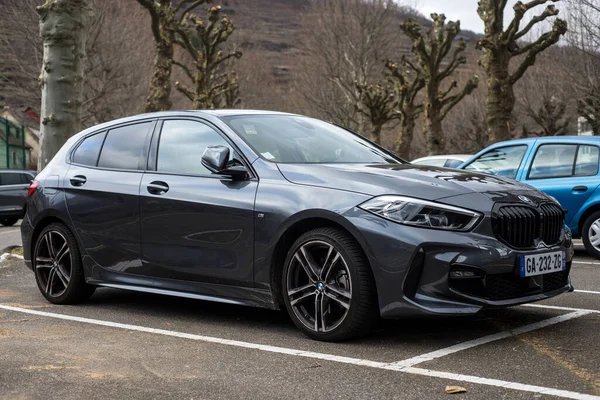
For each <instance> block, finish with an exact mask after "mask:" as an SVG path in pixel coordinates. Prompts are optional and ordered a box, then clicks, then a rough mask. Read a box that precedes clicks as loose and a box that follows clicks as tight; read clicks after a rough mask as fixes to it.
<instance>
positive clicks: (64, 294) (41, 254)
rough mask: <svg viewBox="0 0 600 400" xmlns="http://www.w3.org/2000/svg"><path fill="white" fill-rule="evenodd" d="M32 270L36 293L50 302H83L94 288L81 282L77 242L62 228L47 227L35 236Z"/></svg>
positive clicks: (57, 226) (81, 272) (55, 224)
mask: <svg viewBox="0 0 600 400" xmlns="http://www.w3.org/2000/svg"><path fill="white" fill-rule="evenodd" d="M32 258H33V260H32V261H33V263H32V264H33V269H34V272H35V280H36V282H37V285H38V288H39V289H40V292H41V293H42V294H43V295H44V297H45V298H46V299H47V300H48V301H49V302H51V303H54V304H75V303H80V302H82V301H85V300H87V299H89V298H90V296H91V295H92V294H93V293H94V290H95V287H94V286H91V285H88V284H87V283H86V282H85V278H84V275H83V268H82V262H81V256H80V254H79V248H78V247H77V241H76V240H75V237H74V236H73V234H72V233H71V231H70V230H69V229H68V228H67V227H66V226H64V225H62V224H59V223H54V224H50V225H48V226H47V227H46V228H44V230H42V232H41V233H40V234H39V235H38V237H37V240H36V243H35V247H34V252H33V257H32Z"/></svg>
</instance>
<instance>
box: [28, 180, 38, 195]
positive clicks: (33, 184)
mask: <svg viewBox="0 0 600 400" xmlns="http://www.w3.org/2000/svg"><path fill="white" fill-rule="evenodd" d="M38 186H40V183H39V182H38V181H31V185H29V190H28V191H27V197H30V196H31V195H32V194H33V192H35V189H37V188H38Z"/></svg>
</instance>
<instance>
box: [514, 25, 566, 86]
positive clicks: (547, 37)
mask: <svg viewBox="0 0 600 400" xmlns="http://www.w3.org/2000/svg"><path fill="white" fill-rule="evenodd" d="M566 32H567V23H566V21H563V20H562V19H557V20H556V21H554V26H553V27H552V31H550V32H547V33H545V34H543V35H542V36H540V37H539V39H538V40H536V41H535V42H534V43H533V44H532V45H529V46H527V47H529V48H530V49H529V52H528V53H527V56H526V57H525V59H524V60H523V61H522V62H521V64H520V65H519V67H518V68H517V70H516V71H515V72H514V73H513V74H512V75H511V76H510V82H511V83H513V84H514V83H515V82H517V81H518V80H519V79H521V77H522V76H523V74H525V71H527V69H528V68H529V67H531V66H532V65H534V64H535V60H536V58H537V55H538V54H539V53H541V52H542V51H544V50H546V49H547V48H548V47H550V46H552V45H553V44H555V43H557V42H558V40H559V39H560V37H561V36H562V35H564V34H565V33H566Z"/></svg>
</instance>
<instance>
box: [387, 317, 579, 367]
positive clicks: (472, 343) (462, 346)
mask: <svg viewBox="0 0 600 400" xmlns="http://www.w3.org/2000/svg"><path fill="white" fill-rule="evenodd" d="M586 314H589V312H588V311H575V312H572V313H569V314H565V315H559V316H557V317H553V318H550V319H546V320H543V321H540V322H536V323H533V324H529V325H525V326H521V327H519V328H515V329H511V330H507V331H502V332H498V333H494V334H493V335H488V336H484V337H482V338H478V339H474V340H469V341H467V342H462V343H459V344H456V345H454V346H450V347H446V348H444V349H440V350H436V351H432V352H431V353H426V354H421V355H419V356H416V357H412V358H407V359H406V360H402V361H397V362H395V363H394V365H397V366H399V367H413V366H415V365H417V364H421V363H423V362H426V361H431V360H434V359H436V358H440V357H444V356H447V355H448V354H452V353H457V352H459V351H463V350H467V349H470V348H473V347H476V346H481V345H482V344H486V343H490V342H495V341H497V340H501V339H506V338H508V337H511V336H516V335H520V334H522V333H526V332H531V331H534V330H536V329H541V328H544V327H546V326H550V325H554V324H558V323H560V322H564V321H568V320H570V319H573V318H577V317H581V316H582V315H586Z"/></svg>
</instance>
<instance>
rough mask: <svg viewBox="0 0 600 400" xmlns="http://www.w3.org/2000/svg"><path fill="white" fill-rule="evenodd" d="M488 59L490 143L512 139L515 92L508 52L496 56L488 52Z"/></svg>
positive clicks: (487, 109)
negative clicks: (511, 79) (509, 68)
mask: <svg viewBox="0 0 600 400" xmlns="http://www.w3.org/2000/svg"><path fill="white" fill-rule="evenodd" d="M488 57H489V59H488V60H486V62H485V64H486V73H487V77H488V79H487V92H488V94H487V99H486V124H487V128H488V137H489V143H496V142H501V141H503V140H510V139H511V136H510V132H511V126H510V117H511V114H512V110H513V108H514V107H515V93H514V90H513V85H512V84H511V83H510V76H509V74H508V64H509V61H510V58H509V56H508V54H506V55H500V56H495V55H494V54H493V53H489V54H488Z"/></svg>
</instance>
